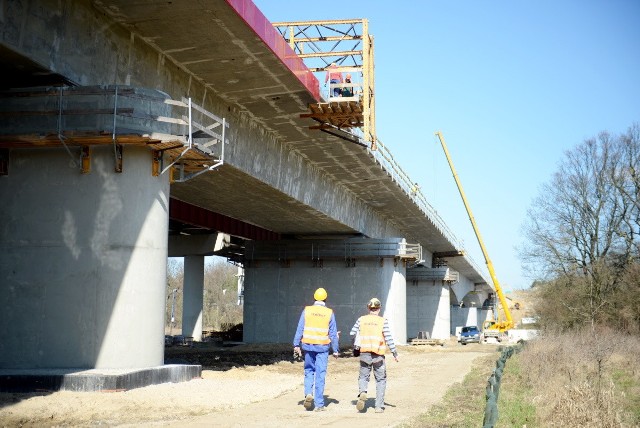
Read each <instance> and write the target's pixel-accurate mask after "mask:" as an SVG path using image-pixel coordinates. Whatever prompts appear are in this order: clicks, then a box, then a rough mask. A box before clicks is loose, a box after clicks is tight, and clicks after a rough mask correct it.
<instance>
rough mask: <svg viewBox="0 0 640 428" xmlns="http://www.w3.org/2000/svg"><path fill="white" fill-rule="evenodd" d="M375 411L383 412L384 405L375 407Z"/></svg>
mask: <svg viewBox="0 0 640 428" xmlns="http://www.w3.org/2000/svg"><path fill="white" fill-rule="evenodd" d="M376 413H384V407H376Z"/></svg>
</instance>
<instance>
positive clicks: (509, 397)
mask: <svg viewBox="0 0 640 428" xmlns="http://www.w3.org/2000/svg"><path fill="white" fill-rule="evenodd" d="M532 396H533V392H532V390H531V388H530V387H528V386H527V385H526V382H525V381H524V376H523V375H522V365H521V361H520V358H519V356H518V354H514V355H513V356H512V357H511V358H509V359H508V360H507V363H506V364H505V368H504V373H503V374H502V380H501V382H500V395H499V397H498V423H497V424H496V427H498V428H500V427H522V426H525V425H526V426H527V428H533V427H537V426H540V425H539V424H538V423H537V422H536V408H535V406H534V405H533V403H532V402H531V400H530V398H531V397H532Z"/></svg>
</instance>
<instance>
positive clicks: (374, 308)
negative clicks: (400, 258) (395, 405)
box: [349, 297, 398, 413]
mask: <svg viewBox="0 0 640 428" xmlns="http://www.w3.org/2000/svg"><path fill="white" fill-rule="evenodd" d="M367 309H368V310H369V314H368V315H364V316H361V317H360V318H358V320H357V321H356V323H355V324H354V326H353V328H352V329H351V332H350V333H349V334H350V335H351V336H353V337H358V339H359V341H360V373H359V376H358V401H357V402H356V409H358V411H359V412H362V411H364V409H365V404H366V401H367V387H368V386H369V379H370V377H371V371H372V370H373V375H374V377H375V379H376V404H375V409H376V410H375V412H376V413H383V412H384V394H385V390H386V388H387V366H386V364H385V357H384V354H385V353H386V350H387V347H388V348H389V350H390V351H391V353H392V354H393V358H394V359H395V360H396V362H397V361H398V351H397V349H396V345H395V343H394V341H393V337H392V336H391V329H390V328H389V322H388V321H387V319H386V318H383V317H382V316H380V310H381V309H382V304H381V303H380V300H379V299H377V298H376V297H374V298H372V299H371V300H369V302H368V303H367ZM385 344H386V346H385Z"/></svg>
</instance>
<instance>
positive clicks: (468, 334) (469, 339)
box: [458, 325, 480, 345]
mask: <svg viewBox="0 0 640 428" xmlns="http://www.w3.org/2000/svg"><path fill="white" fill-rule="evenodd" d="M458 342H460V343H462V344H463V345H466V344H467V343H480V330H479V329H478V327H476V326H475V325H468V326H466V327H462V330H460V339H458Z"/></svg>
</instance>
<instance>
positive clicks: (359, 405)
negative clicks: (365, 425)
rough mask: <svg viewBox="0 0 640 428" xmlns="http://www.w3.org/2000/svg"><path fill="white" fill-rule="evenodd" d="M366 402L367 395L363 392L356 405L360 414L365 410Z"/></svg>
mask: <svg viewBox="0 0 640 428" xmlns="http://www.w3.org/2000/svg"><path fill="white" fill-rule="evenodd" d="M366 401H367V393H366V392H361V393H360V394H359V395H358V402H357V403H356V409H358V411H359V412H361V411H363V410H364V404H365V402H366Z"/></svg>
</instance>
